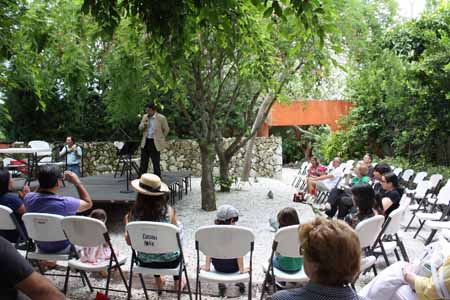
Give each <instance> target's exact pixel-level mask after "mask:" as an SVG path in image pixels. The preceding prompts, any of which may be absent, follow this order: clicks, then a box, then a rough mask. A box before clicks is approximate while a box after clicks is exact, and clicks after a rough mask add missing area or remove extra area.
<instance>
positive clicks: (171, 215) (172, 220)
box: [169, 206, 178, 225]
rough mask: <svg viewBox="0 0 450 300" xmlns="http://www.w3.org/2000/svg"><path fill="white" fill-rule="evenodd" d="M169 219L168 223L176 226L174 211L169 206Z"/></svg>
mask: <svg viewBox="0 0 450 300" xmlns="http://www.w3.org/2000/svg"><path fill="white" fill-rule="evenodd" d="M169 217H170V223H171V224H173V225H178V224H177V215H176V214H175V209H173V208H172V206H169Z"/></svg>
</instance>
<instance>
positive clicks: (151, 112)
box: [139, 103, 169, 177]
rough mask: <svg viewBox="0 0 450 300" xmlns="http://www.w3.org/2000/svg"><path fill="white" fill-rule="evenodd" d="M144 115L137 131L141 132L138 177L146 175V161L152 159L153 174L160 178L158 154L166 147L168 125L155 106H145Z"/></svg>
mask: <svg viewBox="0 0 450 300" xmlns="http://www.w3.org/2000/svg"><path fill="white" fill-rule="evenodd" d="M145 110H146V112H147V113H146V114H145V115H144V116H143V117H142V120H141V123H140V124H139V130H141V131H142V141H141V165H140V168H139V173H140V175H142V174H144V173H147V169H148V159H149V157H150V158H151V159H152V164H153V174H155V175H158V176H159V177H161V166H160V152H161V151H162V150H163V149H164V148H165V147H166V146H167V143H166V136H167V134H168V133H169V125H168V124H167V119H166V117H165V116H164V115H162V114H160V113H158V112H157V111H156V106H155V105H154V104H153V103H149V104H147V105H146V106H145Z"/></svg>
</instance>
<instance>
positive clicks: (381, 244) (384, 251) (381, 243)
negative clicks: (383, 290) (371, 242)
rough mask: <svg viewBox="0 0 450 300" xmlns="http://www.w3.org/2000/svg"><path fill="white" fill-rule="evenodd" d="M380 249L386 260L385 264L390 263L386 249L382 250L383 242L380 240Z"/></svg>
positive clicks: (388, 264)
mask: <svg viewBox="0 0 450 300" xmlns="http://www.w3.org/2000/svg"><path fill="white" fill-rule="evenodd" d="M380 249H381V254H383V258H384V261H385V262H386V266H390V264H391V263H390V262H389V259H388V257H387V253H386V250H384V246H383V242H381V241H380Z"/></svg>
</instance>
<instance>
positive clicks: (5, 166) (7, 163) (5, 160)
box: [3, 157, 13, 168]
mask: <svg viewBox="0 0 450 300" xmlns="http://www.w3.org/2000/svg"><path fill="white" fill-rule="evenodd" d="M12 160H13V159H12V158H10V157H5V158H4V159H3V167H4V168H8V167H9V165H10V164H11V161H12Z"/></svg>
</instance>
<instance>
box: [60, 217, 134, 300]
mask: <svg viewBox="0 0 450 300" xmlns="http://www.w3.org/2000/svg"><path fill="white" fill-rule="evenodd" d="M61 225H62V229H63V231H64V233H65V235H66V237H67V239H68V240H69V242H70V243H71V244H72V245H76V246H80V247H103V245H104V244H108V246H109V249H110V251H111V256H110V259H109V260H107V261H104V262H99V263H97V264H90V263H84V262H82V261H81V260H80V259H79V258H78V255H77V258H72V259H71V260H69V263H68V266H67V269H68V270H69V271H70V269H75V270H80V271H84V272H98V271H107V272H108V276H107V279H106V287H105V288H101V287H92V286H91V284H90V282H89V279H88V278H87V277H86V278H85V280H86V282H87V283H88V286H89V289H90V291H91V292H92V291H93V289H100V290H105V293H106V295H108V292H109V291H110V290H111V291H116V292H125V293H127V292H128V285H127V280H126V279H125V276H124V274H123V272H122V269H121V267H120V266H121V265H123V264H124V263H125V262H126V260H127V258H126V257H119V258H118V257H117V256H116V253H115V251H114V248H113V247H112V245H111V240H110V237H109V234H108V230H107V229H106V226H105V224H104V223H103V222H102V221H100V220H96V219H93V218H88V217H82V216H70V217H65V218H64V219H62V221H61ZM113 268H117V269H118V270H119V273H120V276H121V277H122V281H123V283H124V285H125V287H126V290H125V291H121V290H113V289H109V283H110V280H111V269H113ZM84 272H83V273H82V274H85V273H84ZM66 280H67V283H66V285H67V286H68V277H67V279H66Z"/></svg>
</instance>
